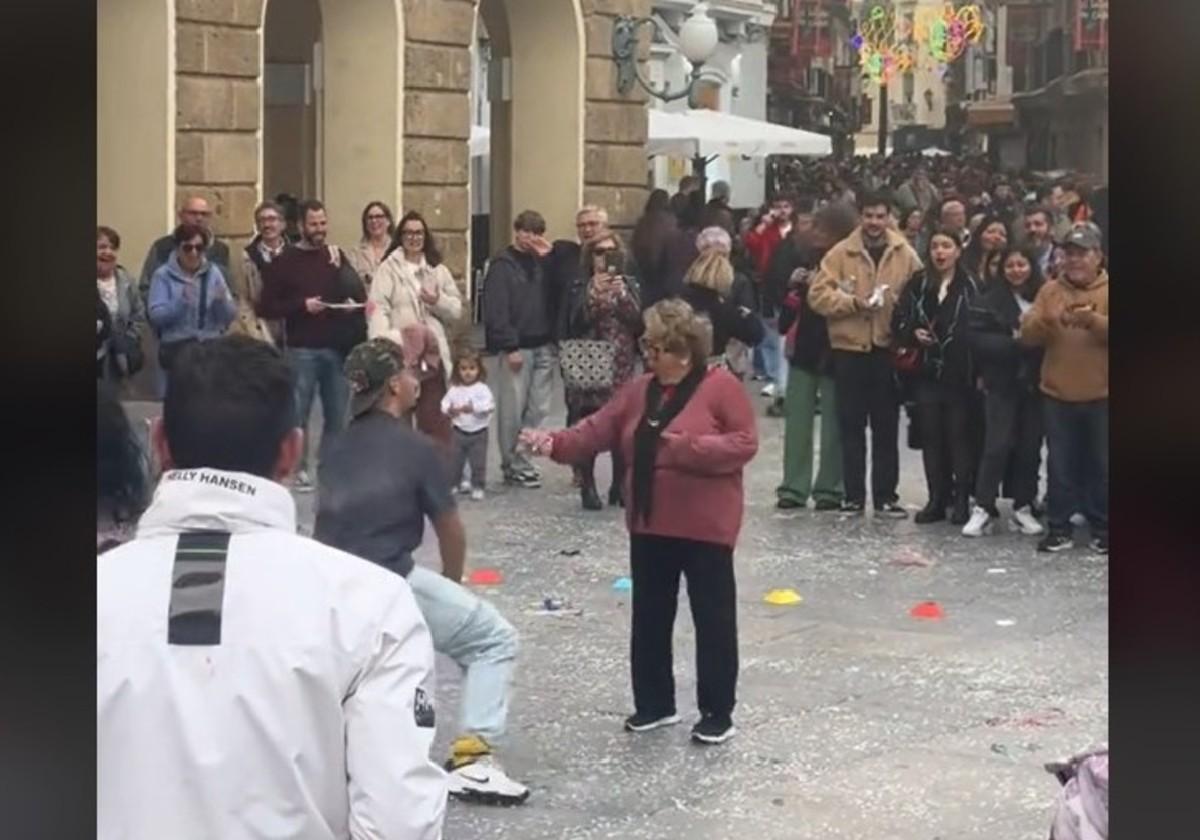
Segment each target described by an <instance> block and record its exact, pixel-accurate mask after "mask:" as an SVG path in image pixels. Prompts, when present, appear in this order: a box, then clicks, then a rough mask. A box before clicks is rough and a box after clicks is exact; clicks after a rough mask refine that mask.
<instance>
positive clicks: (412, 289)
mask: <svg viewBox="0 0 1200 840" xmlns="http://www.w3.org/2000/svg"><path fill="white" fill-rule="evenodd" d="M368 308H369V309H368V311H369V312H370V313H371V314H370V316H369V318H368V323H367V334H368V337H369V338H377V337H379V336H383V337H385V338H391V339H392V340H393V341H395V342H396V343H397V344H400V345H403V341H402V340H401V339H402V336H403V334H404V331H405V330H406V329H408V330H410V331H411V330H413V329H414V328H416V327H421V328H422V331H423V332H426V333H429V334H430V335H431V337H432V340H433V341H435V342H436V344H437V347H438V350H439V354H438V355H439V359H440V364H435V365H433V366H431V367H430V368H429V369H426V370H423V372H422V376H421V395H420V397H419V398H418V400H417V407H416V410H415V412H414V416H415V418H416V424H417V428H418V429H420V430H421V431H423V432H425V434H427V435H429V436H430V437H432V438H433V439H434V440H436V441H438V442H439V443H441V444H442V445H443V446H444V447H445V448H446V450H447V451H449V449H450V447H451V428H452V427H451V424H450V419H449V418H448V417H446V415H444V414H442V409H441V403H442V397H443V396H444V395H445V393H446V388H447V383H448V381H449V377H450V371H451V369H452V367H451V364H452V359H451V356H450V342H449V340H448V339H447V337H446V327H447V325H449V324H450V323H452V322H453V321H455V320H457V319H458V318H459V317H460V316H461V315H462V295H461V294H460V293H459V291H458V285H457V284H456V283H455V282H454V277H453V276H452V275H451V274H450V269H448V268H447V267H446V265H445V263H443V262H442V255H441V252H440V251H438V248H437V243H436V242H434V239H433V235H432V234H431V233H430V232H429V225H428V224H427V223H426V222H425V218H424V217H423V216H422V215H421V214H420V213H418V212H417V211H416V210H410V211H408V212H407V213H405V214H404V217H403V218H402V219H400V224H399V225H397V227H396V231H395V234H394V236H393V238H392V244H391V246H390V247H389V248H388V252H387V254H386V255H385V257H384V260H383V262H381V263H380V264H379V268H377V269H376V271H375V278H374V280H373V281H372V282H371V291H370V297H369V303H368Z"/></svg>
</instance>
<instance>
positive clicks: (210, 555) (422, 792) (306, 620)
mask: <svg viewBox="0 0 1200 840" xmlns="http://www.w3.org/2000/svg"><path fill="white" fill-rule="evenodd" d="M294 399H295V391H294V388H293V385H292V374H291V371H290V369H289V368H288V366H287V364H286V362H285V361H284V360H283V358H282V357H281V356H280V355H279V353H278V351H276V350H274V349H273V348H271V347H269V346H268V345H266V344H265V343H263V342H261V341H255V340H254V339H251V338H249V337H246V336H227V337H224V338H219V339H215V340H213V341H209V342H203V343H200V344H196V345H193V346H192V347H189V348H187V349H186V350H185V351H184V352H183V353H182V354H181V355H180V358H179V359H178V363H177V365H176V366H175V369H174V370H173V371H172V376H171V379H170V382H169V384H168V386H167V394H166V399H165V401H164V404H163V417H162V419H161V420H160V421H158V422H156V423H155V425H154V427H153V429H152V433H151V438H152V441H153V446H154V450H155V454H156V455H157V458H158V461H159V463H160V464H161V466H162V467H163V468H164V469H165V470H166V472H165V473H164V475H163V477H162V480H161V482H160V484H159V487H158V489H157V491H156V493H155V495H154V501H153V502H152V503H151V505H150V507H149V509H148V510H147V511H146V512H145V514H144V515H143V516H142V519H141V522H140V523H139V525H138V531H137V536H136V538H135V539H133V540H132V541H130V542H127V543H125V544H124V545H122V546H119V547H117V548H114V549H112V550H111V551H108V552H106V553H105V554H104V555H103V556H101V557H99V558H98V560H97V580H96V599H97V600H96V608H97V616H96V642H97V666H96V668H97V674H96V677H97V685H96V694H97V741H96V746H97V764H96V769H97V779H98V780H99V787H98V788H97V794H98V808H97V824H98V832H97V835H98V836H99V837H102V838H115V837H126V838H131V840H137V839H138V838H146V839H147V840H149V838H162V837H171V838H176V840H208V838H213V837H221V838H224V840H251V838H259V837H265V836H272V837H279V836H285V835H286V836H291V837H313V838H316V837H328V838H332V837H350V836H356V837H357V836H364V837H365V836H377V837H388V838H405V840H436V838H440V837H441V836H442V819H443V816H444V813H445V802H446V792H447V787H446V776H445V773H444V772H443V771H442V770H441V769H440V768H439V767H438V766H437V765H436V764H434V763H432V762H431V761H430V760H429V749H430V747H431V745H432V742H433V738H434V713H433V704H432V700H431V697H430V695H429V694H428V693H427V688H426V686H428V685H429V684H430V683H431V682H432V679H433V661H434V660H433V656H434V655H433V646H432V644H431V641H430V635H429V631H428V629H427V628H426V625H425V622H424V620H423V619H422V617H421V613H420V611H419V610H418V608H417V604H416V601H415V599H414V598H413V594H412V591H411V590H410V588H409V586H408V584H407V583H406V582H405V581H404V580H402V579H401V578H400V577H399V576H398V575H394V574H391V573H389V572H388V571H386V570H384V569H381V568H379V567H378V566H376V565H374V564H372V563H369V562H367V561H366V560H362V559H360V558H358V557H354V556H352V555H350V554H346V553H344V552H341V551H338V550H336V549H333V548H329V547H327V546H324V545H321V544H320V543H318V542H316V541H314V540H311V539H307V538H305V537H302V536H299V535H298V534H297V533H296V507H295V503H294V501H293V499H292V497H291V495H290V494H289V493H288V491H287V488H286V487H284V486H283V482H286V481H287V480H288V479H289V476H290V475H291V474H292V472H293V471H294V470H295V468H296V464H297V462H298V461H299V458H300V451H301V448H302V446H303V441H302V437H303V435H302V433H301V432H300V430H299V429H297V428H296V423H295V419H296V415H295V411H294V408H293V401H294Z"/></svg>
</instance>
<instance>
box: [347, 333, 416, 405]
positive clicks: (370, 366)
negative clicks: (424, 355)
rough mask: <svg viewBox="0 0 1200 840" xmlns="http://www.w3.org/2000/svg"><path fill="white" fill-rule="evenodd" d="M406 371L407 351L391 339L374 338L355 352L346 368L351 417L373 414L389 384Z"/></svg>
mask: <svg viewBox="0 0 1200 840" xmlns="http://www.w3.org/2000/svg"><path fill="white" fill-rule="evenodd" d="M404 368H405V364H404V350H403V348H401V347H400V345H398V344H397V343H396V342H394V341H392V340H391V339H388V338H373V339H371V340H370V341H365V342H363V343H362V344H360V345H358V346H357V347H355V348H354V349H353V350H351V351H350V355H349V356H347V357H346V363H345V364H344V365H343V366H342V370H343V371H344V372H345V374H346V379H347V380H349V382H350V394H351V399H350V413H351V414H352V415H353V416H355V417H357V416H358V415H360V414H362V413H363V412H365V411H370V410H371V409H372V408H373V407H374V406H375V403H376V402H378V401H379V397H380V395H381V394H382V393H383V389H384V387H385V386H386V385H387V383H388V380H389V379H391V378H392V377H393V376H395V375H396V374H398V373H400V372H401V371H402V370H404Z"/></svg>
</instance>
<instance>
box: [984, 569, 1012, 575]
mask: <svg viewBox="0 0 1200 840" xmlns="http://www.w3.org/2000/svg"><path fill="white" fill-rule="evenodd" d="M987 573H988V574H989V575H1006V574H1008V569H1001V568H999V567H997V568H995V569H988V570H987Z"/></svg>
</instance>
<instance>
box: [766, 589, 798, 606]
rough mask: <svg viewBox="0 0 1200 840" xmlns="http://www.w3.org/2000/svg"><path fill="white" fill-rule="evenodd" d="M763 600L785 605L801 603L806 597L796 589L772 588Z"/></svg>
mask: <svg viewBox="0 0 1200 840" xmlns="http://www.w3.org/2000/svg"><path fill="white" fill-rule="evenodd" d="M763 600H764V601H766V602H767V603H768V604H775V605H776V606H779V607H785V606H787V605H788V604H799V603H800V602H801V601H803V600H804V599H803V598H801V597H800V595H799V594H798V593H797V592H796V590H795V589H772V590H771V591H770V592H768V593H767V594H766V597H764V598H763Z"/></svg>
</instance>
